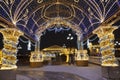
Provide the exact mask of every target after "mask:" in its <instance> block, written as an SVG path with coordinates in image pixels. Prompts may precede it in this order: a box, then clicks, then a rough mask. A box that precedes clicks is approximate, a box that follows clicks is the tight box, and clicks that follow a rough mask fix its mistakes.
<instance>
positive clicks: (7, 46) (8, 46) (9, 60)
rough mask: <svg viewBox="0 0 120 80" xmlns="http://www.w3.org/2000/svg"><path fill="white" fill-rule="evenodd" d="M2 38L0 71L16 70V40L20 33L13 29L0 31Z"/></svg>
mask: <svg viewBox="0 0 120 80" xmlns="http://www.w3.org/2000/svg"><path fill="white" fill-rule="evenodd" d="M0 32H1V33H2V34H3V37H4V41H3V42H4V48H3V49H2V55H3V56H2V67H1V69H15V68H17V66H16V63H17V57H16V55H17V44H18V38H19V36H20V35H22V32H20V31H19V30H17V29H15V28H4V29H0Z"/></svg>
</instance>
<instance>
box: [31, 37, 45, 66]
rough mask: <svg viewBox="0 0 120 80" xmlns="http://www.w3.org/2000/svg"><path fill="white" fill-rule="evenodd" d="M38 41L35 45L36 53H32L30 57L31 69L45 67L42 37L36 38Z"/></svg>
mask: <svg viewBox="0 0 120 80" xmlns="http://www.w3.org/2000/svg"><path fill="white" fill-rule="evenodd" d="M36 37H37V41H36V45H35V51H34V52H32V53H31V56H30V65H31V67H41V66H43V60H44V59H43V57H44V56H43V52H41V51H40V40H41V35H39V36H36Z"/></svg>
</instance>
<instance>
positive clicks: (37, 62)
mask: <svg viewBox="0 0 120 80" xmlns="http://www.w3.org/2000/svg"><path fill="white" fill-rule="evenodd" d="M42 66H43V54H42V53H39V52H36V51H35V52H32V53H31V57H30V67H32V68H36V67H42Z"/></svg>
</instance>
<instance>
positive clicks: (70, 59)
mask: <svg viewBox="0 0 120 80" xmlns="http://www.w3.org/2000/svg"><path fill="white" fill-rule="evenodd" d="M73 39H74V38H73V36H72V34H68V37H67V40H69V46H70V51H69V64H71V63H73V61H72V59H73V58H72V57H73V56H72V55H70V54H71V41H72V40H73Z"/></svg>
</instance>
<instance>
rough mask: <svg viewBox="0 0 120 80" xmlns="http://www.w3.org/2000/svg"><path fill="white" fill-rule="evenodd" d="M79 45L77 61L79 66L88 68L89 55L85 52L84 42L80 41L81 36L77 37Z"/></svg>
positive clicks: (76, 55)
mask: <svg viewBox="0 0 120 80" xmlns="http://www.w3.org/2000/svg"><path fill="white" fill-rule="evenodd" d="M77 36H78V38H77V44H78V51H77V53H76V54H75V60H76V65H77V66H88V55H87V50H83V42H82V41H80V39H81V36H80V35H77Z"/></svg>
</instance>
